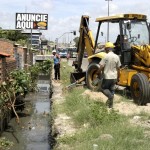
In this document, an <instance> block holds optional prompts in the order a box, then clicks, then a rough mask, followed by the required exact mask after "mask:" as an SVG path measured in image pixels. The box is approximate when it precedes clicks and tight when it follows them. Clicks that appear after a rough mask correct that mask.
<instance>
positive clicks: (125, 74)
mask: <svg viewBox="0 0 150 150" xmlns="http://www.w3.org/2000/svg"><path fill="white" fill-rule="evenodd" d="M136 73H137V71H136V70H133V69H127V68H124V69H121V70H120V78H119V82H118V85H121V86H130V83H131V78H132V76H133V75H134V74H136Z"/></svg>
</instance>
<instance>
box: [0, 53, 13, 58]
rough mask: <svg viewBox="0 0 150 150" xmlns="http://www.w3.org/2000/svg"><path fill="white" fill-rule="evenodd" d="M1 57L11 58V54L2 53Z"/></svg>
mask: <svg viewBox="0 0 150 150" xmlns="http://www.w3.org/2000/svg"><path fill="white" fill-rule="evenodd" d="M0 56H4V57H10V56H11V55H10V54H7V53H4V52H0Z"/></svg>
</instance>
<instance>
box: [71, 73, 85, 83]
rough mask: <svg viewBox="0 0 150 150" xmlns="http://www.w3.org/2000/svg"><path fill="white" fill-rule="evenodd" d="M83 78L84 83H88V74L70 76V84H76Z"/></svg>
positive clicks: (72, 74)
mask: <svg viewBox="0 0 150 150" xmlns="http://www.w3.org/2000/svg"><path fill="white" fill-rule="evenodd" d="M83 77H84V78H83ZM81 78H82V79H83V80H82V81H84V82H85V81H86V72H73V73H71V74H70V83H75V82H77V81H79V80H80V79H81Z"/></svg>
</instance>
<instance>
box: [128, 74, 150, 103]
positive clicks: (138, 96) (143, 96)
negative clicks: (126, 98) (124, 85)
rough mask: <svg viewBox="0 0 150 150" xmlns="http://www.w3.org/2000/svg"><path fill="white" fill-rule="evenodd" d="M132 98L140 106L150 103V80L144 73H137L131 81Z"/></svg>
mask: <svg viewBox="0 0 150 150" xmlns="http://www.w3.org/2000/svg"><path fill="white" fill-rule="evenodd" d="M130 89H131V96H132V98H133V100H134V102H135V103H136V104H138V105H146V104H147V103H148V102H149V99H150V94H149V92H150V91H149V80H148V78H147V76H146V75H145V74H143V73H137V74H135V75H133V76H132V79H131V85H130Z"/></svg>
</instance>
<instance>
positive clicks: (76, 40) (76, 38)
mask: <svg viewBox="0 0 150 150" xmlns="http://www.w3.org/2000/svg"><path fill="white" fill-rule="evenodd" d="M73 41H74V42H75V47H78V43H79V37H75V38H74V39H73Z"/></svg>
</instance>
